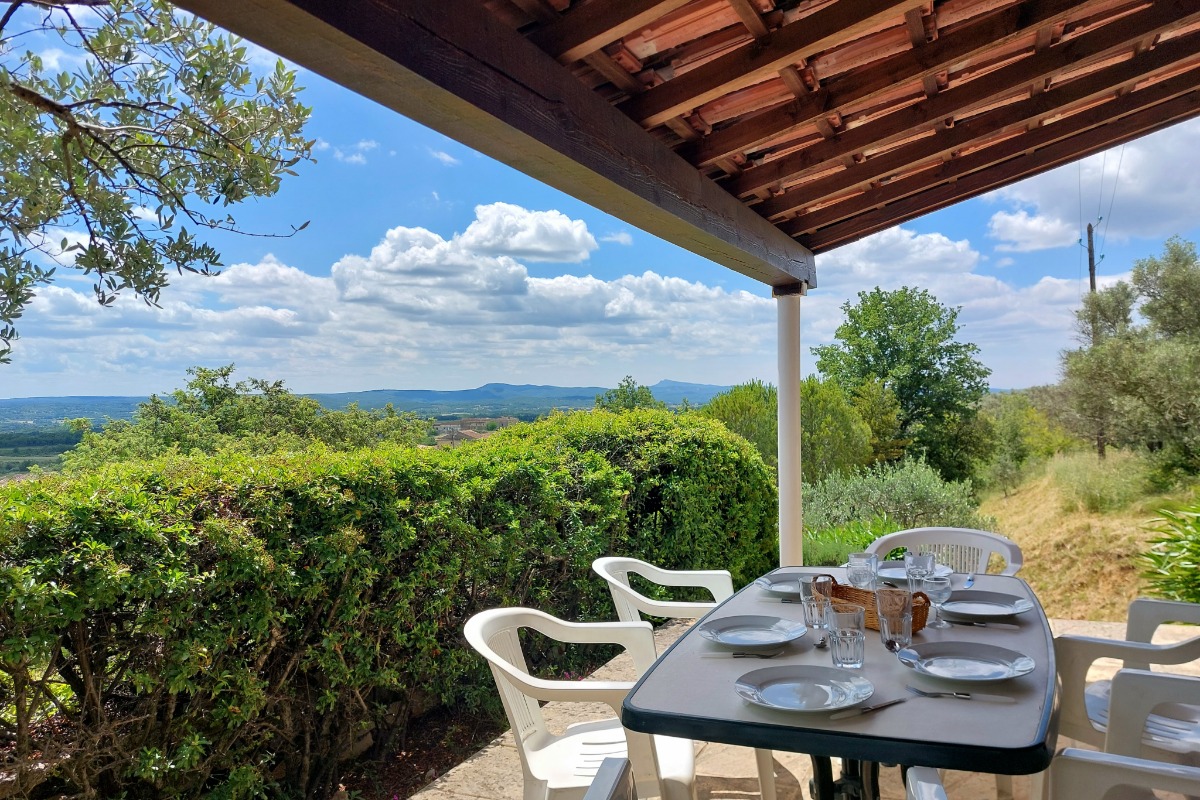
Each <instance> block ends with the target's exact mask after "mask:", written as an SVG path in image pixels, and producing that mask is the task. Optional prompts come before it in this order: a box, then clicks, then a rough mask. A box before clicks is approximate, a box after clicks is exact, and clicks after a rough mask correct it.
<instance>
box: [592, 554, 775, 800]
mask: <svg viewBox="0 0 1200 800" xmlns="http://www.w3.org/2000/svg"><path fill="white" fill-rule="evenodd" d="M592 570H593V571H594V572H595V573H596V574H597V575H599V576H600V577H601V578H603V579H604V580H605V582H606V583H608V590H609V592H611V593H612V599H613V605H614V606H616V608H617V619H620V620H622V621H625V622H637V621H640V620H641V619H642V616H641V615H642V614H645V615H646V616H650V617H666V618H669V619H699V618H700V617H703V616H704V615H705V614H707V613H708V612H709V611H711V610H712V609H713V608H715V607H716V605H717V603H720V602H722V601H723V600H726V599H728V598H729V597H731V596H732V595H733V578H732V577H731V576H730V574H729V572H728V571H727V570H723V569H705V570H700V569H696V570H669V569H663V568H661V567H656V566H654V565H653V564H648V563H646V562H645V561H642V560H640V559H636V558H621V557H619V556H605V557H603V558H597V559H596V560H595V561H593V562H592ZM631 573H632V574H634V575H637V576H639V577H641V578H644V579H645V580H647V581H650V582H651V583H656V584H658V585H659V586H671V587H674V588H697V589H706V590H708V593H709V594H711V595H712V596H713V602H711V603H697V602H685V601H671V600H655V599H653V598H650V597H646V596H645V595H644V594H642V593H641V592H638V591H637V590H636V589H634V588H633V587H632V586H630V583H629V575H630V574H631ZM754 762H755V765H756V767H757V768H758V786H759V792H760V794H761V796H762V800H775V758H774V756H773V755H772V753H771V751H770V750H763V749H761V748H755V750H754Z"/></svg>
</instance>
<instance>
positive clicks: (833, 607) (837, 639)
mask: <svg viewBox="0 0 1200 800" xmlns="http://www.w3.org/2000/svg"><path fill="white" fill-rule="evenodd" d="M866 613H867V610H866V609H865V608H863V607H862V606H859V605H855V604H853V603H830V604H829V608H827V609H826V611H825V627H826V628H828V629H829V645H830V652H831V655H832V656H833V665H834V666H835V667H843V668H846V669H860V668H861V667H862V665H863V657H864V655H865V653H866V645H867V640H866V632H865V628H866Z"/></svg>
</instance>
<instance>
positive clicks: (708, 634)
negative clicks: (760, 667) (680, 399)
mask: <svg viewBox="0 0 1200 800" xmlns="http://www.w3.org/2000/svg"><path fill="white" fill-rule="evenodd" d="M807 630H808V628H807V627H806V626H805V625H804V623H803V622H796V621H794V620H790V619H780V618H779V617H763V616H757V615H752V614H751V615H745V616H737V617H721V618H719V619H710V620H708V621H707V622H703V623H701V624H700V635H701V636H703V637H704V638H705V639H708V640H709V641H710V642H716V643H717V644H723V645H727V646H729V647H775V646H778V645H781V644H787V643H788V642H792V641H795V640H796V639H799V638H800V637H801V636H803V635H804V634H805V632H806V631H807Z"/></svg>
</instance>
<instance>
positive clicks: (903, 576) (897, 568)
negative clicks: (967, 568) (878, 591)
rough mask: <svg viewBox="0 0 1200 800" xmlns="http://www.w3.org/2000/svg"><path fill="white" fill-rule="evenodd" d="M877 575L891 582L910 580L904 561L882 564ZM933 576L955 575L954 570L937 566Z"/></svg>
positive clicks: (945, 566)
mask: <svg viewBox="0 0 1200 800" xmlns="http://www.w3.org/2000/svg"><path fill="white" fill-rule="evenodd" d="M876 574H877V575H879V577H881V578H887V579H888V580H891V581H896V580H908V573H907V572H905V571H904V562H903V561H883V562H880V564H879V571H878V572H877V573H876ZM933 574H934V575H936V576H937V577H939V578H940V577H943V576H945V575H953V574H954V570H953V569H951V568H950V567H948V566H947V565H945V564H936V565H934V567H933Z"/></svg>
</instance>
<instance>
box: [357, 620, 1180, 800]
mask: <svg viewBox="0 0 1200 800" xmlns="http://www.w3.org/2000/svg"><path fill="white" fill-rule="evenodd" d="M685 627H686V624H685V623H671V624H668V625H666V626H664V627H662V628H660V629H659V630H658V631H656V634H655V639H656V642H657V644H658V646H659V650H660V652H661V651H662V650H663V649H665V647H667V646H668V645H669V644H670V643H671V642H673V641H674V640H675V639H676V638H677V637H678V636H679V635H680V633H681V632H682V631H683V630H684V629H685ZM1051 627H1052V629H1053V630H1054V633H1055V635H1059V634H1074V635H1080V636H1097V637H1102V638H1108V639H1120V638H1123V637H1124V634H1125V626H1124V625H1123V624H1122V623H1116V622H1086V621H1081V620H1059V619H1055V620H1051ZM1194 635H1195V629H1194V628H1190V627H1188V626H1184V625H1164V626H1161V627H1160V628H1159V631H1158V633H1157V635H1156V636H1155V639H1154V641H1155V642H1156V643H1162V644H1166V643H1173V642H1179V641H1183V640H1184V639H1188V638H1191V637H1192V636H1194ZM1119 668H1120V662H1117V661H1114V660H1111V659H1105V660H1103V661H1100V662H1097V663H1096V665H1095V666H1094V668H1093V669H1092V670H1091V671H1090V672H1089V673H1088V680H1089V681H1092V680H1100V679H1104V678H1111V677H1112V675H1113V674H1115V672H1116V671H1117V670H1118V669H1119ZM1171 669H1172V671H1174V672H1176V673H1177V674H1183V675H1197V676H1200V662H1192V663H1190V664H1183V665H1177V666H1174V667H1172V668H1171ZM633 674H634V673H633V665H632V663H631V662H630V661H629V660H628V658H626V657H623V656H622V657H618V658H616V659H614V660H613V661H611V662H609V664H607V665H606V666H605V667H603V668H601V669H600V670H598V671H597V672H596V673H595V674H594V675H593V677H595V678H597V679H601V680H629V679H631V678H632V677H633ZM611 713H612V712H611V709H609V708H607V707H606V706H603V705H594V706H592V705H581V704H576V705H571V704H565V703H551V704H550V705H549V706H548V707H547V708H546V715H547V719H548V720H550V721H551V724H555V725H560V726H564V727H565V726H566V725H569V724H572V723H575V722H580V721H584V720H588V719H600V718H603V717H606V716H611ZM697 745H698V751H697V756H696V786H697V800H737V799H738V798H753V797H758V796H759V786H758V775H757V772H756V767H755V760H754V752H753V751H752V750H750V749H748V748H744V747H734V746H731V745H724V744H716V743H709V742H698V743H697ZM1069 746H1077V743H1075V742H1072V741H1071V740H1068V739H1065V738H1064V737H1060V739H1059V741H1058V747H1059V748H1060V749H1061V748H1063V747H1069ZM774 758H775V770H776V773H775V780H776V792H777V797H778V800H806V798H808V797H810V796H811V795H810V794H809V788H808V781H809V778H810V777H811V776H812V766H811V762H810V760H809V757H808V756H807V755H805V754H803V753H788V752H782V751H775V753H774ZM943 781H944V783H945V786H946V791H947V793H948V794H949V795H950V797H952V798H953V797H962V798H967V797H974V798H982V797H994V796H995V794H996V787H995V779H994V777H993V776H992V775H988V774H985V773H977V772H949V773H947V774H946V775H945V776H944V777H943ZM1030 782H1031V778H1030V777H1028V776H1017V777H1016V778H1014V780H1013V800H1028V798H1029V797H1030ZM352 788H353V787H352ZM879 788H880V798H881V800H903V798H904V785H903V784H902V783H901V781H900V775H899V770H898V769H895V768H891V769H888V768H884V769H882V770H880V787H879ZM521 797H522V794H521V765H520V762H519V761H518V758H517V751H516V748H515V744H514V741H513V736H512V732H511V731H508V732H506V733H505V734H503V735H502V736H500V737H499V738H497V739H496V740H495V741H493V742H492V743H491V744H489V745H488V746H487V747H485V748H484V749H483V750H481V751H480V752H479V753H478V754H476V755H475V756H473V757H472V758H470V759H468V760H467V761H465V762H463V763H462V764H460V765H459V766H457V767H455V768H454V769H452V770H450V771H449V772H447V773H446V774H445V775H442V776H440V777H439V778H438V779H437V780H435V781H434V782H433V783H431V784H430V785H429V786H427V787H426V788H425V789H423V790H421V791H420V792H418V793H417V794H415V795H414V798H415V800H451V799H452V798H453V799H454V800H466V799H467V798H478V799H479V800H521Z"/></svg>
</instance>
